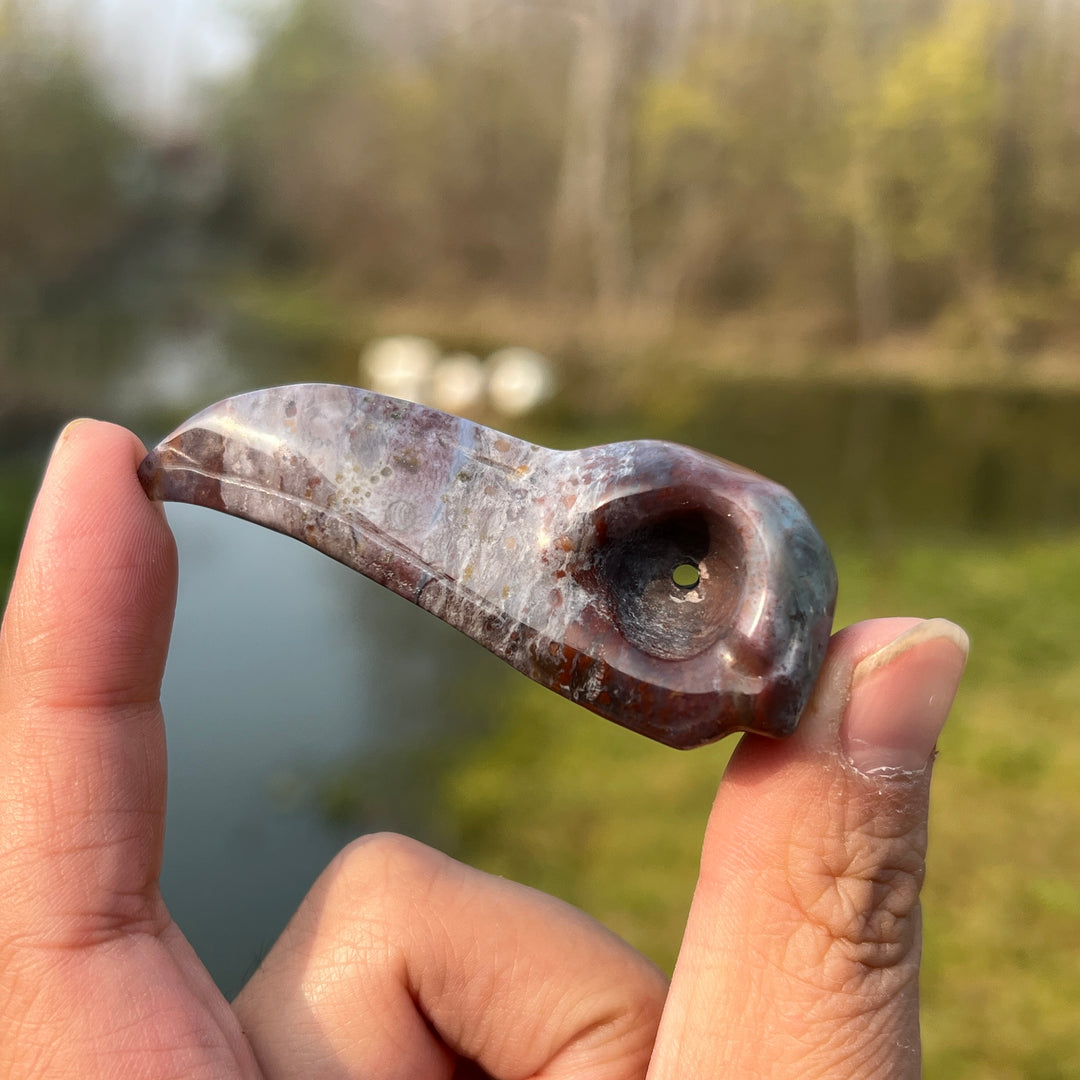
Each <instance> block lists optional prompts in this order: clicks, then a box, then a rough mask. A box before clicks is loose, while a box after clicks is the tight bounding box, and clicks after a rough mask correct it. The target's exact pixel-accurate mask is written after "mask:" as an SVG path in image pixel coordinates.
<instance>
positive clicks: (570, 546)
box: [139, 384, 836, 748]
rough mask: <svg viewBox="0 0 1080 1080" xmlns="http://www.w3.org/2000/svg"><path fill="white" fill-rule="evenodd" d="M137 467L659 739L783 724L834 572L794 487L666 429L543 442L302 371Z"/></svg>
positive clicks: (685, 740) (678, 742)
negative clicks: (302, 380) (575, 445)
mask: <svg viewBox="0 0 1080 1080" xmlns="http://www.w3.org/2000/svg"><path fill="white" fill-rule="evenodd" d="M139 472H140V477H141V479H142V482H143V485H144V487H145V488H146V490H147V493H148V494H149V495H150V496H151V497H152V498H156V499H167V500H173V501H180V502H188V503H195V504H198V505H201V506H208V507H212V508H213V509H216V510H221V511H223V512H225V513H228V514H232V515H234V516H237V517H242V518H246V519H247V520H250V521H254V522H257V523H258V524H261V525H265V526H267V527H269V528H272V529H276V530H277V531H278V532H282V533H285V534H287V535H289V536H293V537H296V538H297V539H300V540H304V541H305V542H307V543H308V544H310V545H312V546H313V547H316V548H318V549H319V550H320V551H323V552H325V553H326V554H327V555H330V556H331V557H332V558H335V559H337V560H339V561H340V562H343V563H345V564H346V565H348V566H351V567H353V568H354V569H356V570H358V571H360V572H361V573H362V574H365V575H366V576H367V577H369V578H371V579H372V580H374V581H377V582H379V583H380V584H382V585H385V586H386V587H387V588H389V589H392V590H393V591H394V592H396V593H398V594H400V595H401V596H404V597H405V598H406V599H408V600H411V601H412V602H413V603H415V604H417V605H419V606H420V607H422V608H425V609H426V610H428V611H430V612H432V613H433V614H435V615H437V616H438V617H439V618H441V619H443V620H445V621H446V622H448V623H450V624H451V625H453V626H455V627H457V628H458V629H459V630H461V631H463V632H464V633H466V634H467V635H469V636H470V637H471V638H473V639H474V640H476V641H478V642H480V643H481V644H482V645H484V646H485V647H486V648H488V649H490V650H491V651H492V652H493V653H495V654H496V655H498V656H501V657H502V658H503V659H505V660H506V661H507V662H509V663H510V664H512V665H513V666H514V667H515V668H517V669H518V670H519V671H522V672H524V673H525V674H526V675H528V676H530V677H531V678H533V679H535V680H536V681H538V682H540V683H542V684H543V685H545V686H548V687H550V688H551V689H553V690H556V691H558V692H559V693H561V694H563V695H564V696H566V697H568V698H570V699H571V700H573V701H576V702H578V703H580V704H581V705H584V706H585V707H586V708H589V709H591V710H592V711H594V712H596V713H599V714H600V715H602V716H605V717H607V718H608V719H610V720H613V721H615V722H616V723H618V724H622V725H623V726H624V727H627V728H631V729H632V730H634V731H638V732H640V733H642V734H644V735H647V736H649V737H650V738H653V739H657V740H659V741H660V742H663V743H667V744H668V745H670V746H676V747H681V748H689V747H693V746H698V745H701V744H703V743H707V742H711V741H713V740H714V739H717V738H720V737H721V736H723V735H726V734H728V733H729V732H732V731H755V732H759V733H761V734H765V735H772V736H783V735H787V734H790V733H791V732H792V731H793V730H794V728H795V726H796V724H797V722H798V718H799V715H800V713H801V712H802V709H803V707H804V706H805V704H806V701H807V699H808V697H809V695H810V691H811V690H812V688H813V684H814V680H815V679H816V677H817V672H818V670H819V668H820V666H821V662H822V660H823V658H824V654H825V648H826V645H827V643H828V638H829V633H830V630H831V625H832V613H833V606H834V603H835V596H836V573H835V570H834V568H833V564H832V560H831V558H830V556H829V553H828V550H827V548H826V546H825V544H824V541H823V540H822V539H821V537H820V535H819V534H818V532H817V530H816V529H815V528H814V526H813V525H812V523H811V522H810V520H809V518H808V517H807V516H806V513H805V512H804V511H803V509H802V507H801V506H800V505H799V503H798V502H797V501H796V500H795V498H794V497H793V496H792V495H791V494H790V493H789V492H788V491H786V490H785V489H784V488H782V487H780V486H779V485H777V484H774V483H773V482H771V481H769V480H766V479H765V478H763V477H761V476H758V475H757V474H755V473H752V472H750V471H748V470H746V469H743V468H740V467H739V466H737V465H732V464H730V463H728V462H724V461H721V460H719V459H717V458H714V457H711V456H709V455H707V454H703V453H701V452H699V451H696V450H691V449H689V448H687V447H683V446H677V445H674V444H671V443H663V442H654V441H647V440H642V441H635V442H624V443H614V444H611V445H608V446H599V447H591V448H588V449H584V450H574V451H556V450H548V449H545V448H543V447H539V446H534V445H532V444H529V443H525V442H522V441H520V440H518V439H515V438H512V437H510V436H508V435H503V434H501V433H499V432H497V431H493V430H491V429H489V428H485V427H482V426H480V425H478V424H474V423H472V422H470V421H467V420H463V419H459V418H458V417H454V416H450V415H448V414H446V413H441V412H438V411H436V410H434V409H429V408H426V407H424V406H420V405H415V404H412V403H409V402H404V401H400V400H397V399H395V398H388V397H383V396H381V395H379V394H375V393H372V392H370V391H367V390H362V389H357V388H353V387H344V386H331V385H322V384H307V385H300V386H286V387H277V388H274V389H270V390H260V391H256V392H254V393H251V394H244V395H241V396H239V397H235V398H229V399H227V400H225V401H222V402H219V403H218V404H216V405H212V406H211V407H210V408H208V409H206V410H204V411H203V412H202V413H199V414H198V415H197V416H195V417H193V418H192V419H191V420H188V421H187V422H186V423H184V424H182V425H181V426H180V427H179V428H178V429H177V430H176V431H175V432H173V434H172V435H170V436H169V437H168V438H167V439H166V440H165V441H164V442H162V443H161V444H160V445H159V446H158V447H156V448H155V449H154V450H153V451H151V453H150V454H149V455H148V456H147V458H146V460H145V461H144V462H143V464H142V466H141V468H140V471H139Z"/></svg>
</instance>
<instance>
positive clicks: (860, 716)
mask: <svg viewBox="0 0 1080 1080" xmlns="http://www.w3.org/2000/svg"><path fill="white" fill-rule="evenodd" d="M967 655H968V636H967V634H965V633H964V631H963V630H961V629H960V627H959V626H957V625H956V624H955V623H951V622H948V621H946V620H945V619H929V620H927V621H926V622H921V623H918V624H916V625H915V626H913V627H912V628H911V629H910V630H907V631H906V632H905V633H903V634H901V635H900V636H899V637H898V638H896V639H895V640H893V641H891V642H890V643H889V644H888V645H886V646H884V648H881V649H879V650H878V651H877V652H875V653H871V654H870V655H869V656H867V657H865V658H864V659H863V660H861V661H860V662H859V663H858V664H857V665H856V667H855V670H854V671H853V672H852V676H851V695H850V698H849V701H848V705H847V710H846V711H845V713H844V720H843V723H842V724H841V727H840V738H841V743H842V745H843V748H844V752H845V753H846V754H847V757H848V759H849V760H850V761H851V763H852V764H853V765H854V766H855V768H857V769H859V770H860V771H861V772H876V771H882V770H884V771H893V770H895V771H898V772H917V771H919V770H921V769H923V768H925V766H926V765H927V763H928V762H929V761H930V758H931V755H932V754H933V752H934V747H935V745H936V744H937V740H938V736H939V735H940V734H941V729H942V728H943V727H944V726H945V718H946V717H947V716H948V715H949V709H950V708H951V706H952V703H953V698H954V697H955V696H956V691H957V688H958V687H959V685H960V676H961V675H963V673H964V665H965V664H966V663H967Z"/></svg>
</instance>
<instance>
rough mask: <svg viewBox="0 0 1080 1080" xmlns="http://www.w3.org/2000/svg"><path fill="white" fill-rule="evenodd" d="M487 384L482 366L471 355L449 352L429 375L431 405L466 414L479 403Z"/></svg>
mask: <svg viewBox="0 0 1080 1080" xmlns="http://www.w3.org/2000/svg"><path fill="white" fill-rule="evenodd" d="M486 382H487V378H486V375H485V373H484V368H483V365H481V363H480V361H479V360H478V359H477V358H476V357H475V356H473V354H472V353H467V352H457V353H450V355H449V356H445V357H443V359H442V360H440V361H439V362H438V363H437V364H436V365H435V370H434V371H433V372H432V374H431V403H432V404H433V405H434V406H435V407H436V408H437V409H444V410H445V411H446V412H452V413H463V412H468V411H469V410H471V409H475V408H476V406H477V405H479V404H480V401H481V400H482V398H483V396H484V386H485V383H486Z"/></svg>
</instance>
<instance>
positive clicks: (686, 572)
mask: <svg viewBox="0 0 1080 1080" xmlns="http://www.w3.org/2000/svg"><path fill="white" fill-rule="evenodd" d="M671 580H672V581H673V582H674V583H675V584H676V585H677V586H678V587H679V588H680V589H693V588H694V587H695V586H696V585H697V583H698V582H699V581H701V571H700V570H699V569H698V564H697V563H692V562H682V563H679V565H678V566H676V567H675V569H674V570H672V571H671Z"/></svg>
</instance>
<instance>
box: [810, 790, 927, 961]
mask: <svg viewBox="0 0 1080 1080" xmlns="http://www.w3.org/2000/svg"><path fill="white" fill-rule="evenodd" d="M880 810H881V808H880V806H877V807H873V808H868V809H866V810H865V812H864V813H861V814H857V817H856V820H854V821H850V820H849V821H848V822H846V823H845V826H844V828H843V829H842V830H841V831H840V832H839V833H837V834H830V835H828V836H826V837H820V838H818V841H817V843H816V844H814V845H812V847H811V850H810V851H806V850H805V849H804V850H803V852H802V853H801V854H799V855H797V856H795V857H794V858H793V865H792V868H791V873H790V874H789V882H790V883H791V884H792V887H793V890H794V893H795V898H796V902H797V905H798V907H799V909H800V912H801V914H802V916H803V917H804V919H805V923H806V926H807V927H808V928H810V932H811V933H813V934H814V935H815V937H816V940H817V941H818V947H819V949H820V950H821V952H822V953H823V954H824V956H823V960H824V961H825V964H824V966H823V968H822V970H825V971H829V970H833V971H834V972H836V973H837V974H840V975H841V976H842V975H843V973H845V972H846V973H847V974H848V975H860V976H861V975H864V974H865V973H866V972H867V971H868V970H871V971H882V970H889V969H894V968H897V967H898V966H900V965H902V964H904V963H905V962H906V961H908V960H909V959H910V958H912V957H913V956H914V954H915V951H916V946H917V941H918V930H919V894H920V892H921V889H922V883H923V878H924V875H925V858H924V853H925V850H926V831H925V822H924V820H921V819H919V818H913V817H911V816H909V815H907V814H899V815H897V814H889V813H885V814H882V813H881V812H880ZM830 961H831V962H832V963H831V965H830ZM837 964H839V965H840V967H839V968H838V967H836V965H837Z"/></svg>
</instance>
